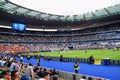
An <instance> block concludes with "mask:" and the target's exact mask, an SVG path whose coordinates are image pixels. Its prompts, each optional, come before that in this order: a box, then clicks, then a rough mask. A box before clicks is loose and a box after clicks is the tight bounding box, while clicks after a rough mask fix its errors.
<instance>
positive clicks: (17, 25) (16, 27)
mask: <svg viewBox="0 0 120 80" xmlns="http://www.w3.org/2000/svg"><path fill="white" fill-rule="evenodd" d="M12 29H13V30H18V31H25V30H26V24H22V23H12Z"/></svg>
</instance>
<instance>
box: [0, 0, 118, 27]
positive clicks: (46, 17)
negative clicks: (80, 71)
mask: <svg viewBox="0 0 120 80" xmlns="http://www.w3.org/2000/svg"><path fill="white" fill-rule="evenodd" d="M11 1H12V0H10V1H9V0H0V10H1V11H3V12H6V14H7V13H8V15H9V17H10V18H7V17H8V16H7V15H6V18H7V19H9V20H10V19H11V21H17V22H24V23H29V24H32V23H34V24H40V25H49V26H67V27H68V26H70V25H75V26H76V25H81V24H85V23H86V21H90V23H91V20H94V21H96V19H103V18H105V17H111V16H115V15H120V0H115V1H117V4H114V5H112V6H109V7H106V8H101V9H97V10H94V11H90V12H86V13H82V14H81V13H80V14H75V15H74V14H73V15H58V14H52V13H49V12H48V13H47V12H42V11H37V10H33V9H30V8H27V7H23V6H22V5H21V6H20V4H17V3H14V2H11ZM14 1H18V0H14ZM22 1H23V0H22ZM74 1H75V0H74ZM112 1H113V0H112ZM50 4H51V3H50ZM12 15H14V16H16V17H13V16H12ZM1 17H4V16H3V15H1ZM26 18H28V19H26ZM51 22H52V23H51ZM92 22H93V21H92ZM95 23H96V22H95Z"/></svg>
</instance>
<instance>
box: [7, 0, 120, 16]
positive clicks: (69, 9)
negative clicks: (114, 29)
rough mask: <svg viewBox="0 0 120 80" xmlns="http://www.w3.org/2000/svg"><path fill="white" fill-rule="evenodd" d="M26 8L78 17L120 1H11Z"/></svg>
mask: <svg viewBox="0 0 120 80" xmlns="http://www.w3.org/2000/svg"><path fill="white" fill-rule="evenodd" d="M9 1H12V2H13V3H16V4H18V5H22V6H24V7H26V8H30V9H33V10H37V11H40V12H45V13H50V14H56V15H78V14H83V13H87V12H90V11H93V12H94V11H95V10H97V9H102V8H105V7H108V6H111V5H115V4H120V0H9Z"/></svg>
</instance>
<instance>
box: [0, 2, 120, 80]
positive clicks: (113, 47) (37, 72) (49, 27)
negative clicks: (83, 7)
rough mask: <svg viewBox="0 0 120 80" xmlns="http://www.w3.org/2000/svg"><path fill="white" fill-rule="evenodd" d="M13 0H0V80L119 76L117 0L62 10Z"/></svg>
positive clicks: (86, 79)
mask: <svg viewBox="0 0 120 80" xmlns="http://www.w3.org/2000/svg"><path fill="white" fill-rule="evenodd" d="M14 1H15V0H0V80H2V79H6V80H14V79H15V80H120V76H119V74H120V54H119V53H120V1H119V0H118V1H116V2H117V3H114V4H111V5H109V6H106V7H102V8H100V9H95V10H92V11H91V10H90V9H89V10H88V11H87V12H83V13H82V11H81V12H77V13H75V12H74V9H75V8H74V9H72V8H71V10H69V11H68V12H66V10H65V11H61V12H65V13H66V14H63V13H59V14H58V13H54V12H49V11H48V12H47V11H44V10H42V8H41V10H40V11H39V10H35V9H32V8H28V7H26V6H23V5H22V4H18V3H20V2H19V1H17V2H18V3H16V2H14ZM45 1H46V0H45ZM108 1H109V0H108ZM34 2H36V1H34ZM23 3H26V2H23ZM66 3H69V2H66ZM66 3H64V4H65V5H66ZM71 3H72V2H71ZM75 3H78V2H75ZM26 4H28V3H26ZM32 4H33V3H32V2H31V6H33V5H32ZM36 4H37V3H36ZM48 4H50V3H48ZM58 4H59V3H58ZM86 4H87V3H86ZM39 5H42V4H39ZM51 6H52V5H51ZM56 6H57V5H56ZM76 6H77V7H78V6H79V3H78V4H77V5H76ZM95 6H96V5H95ZM54 7H55V6H54ZM61 7H62V6H61ZM69 7H70V5H69V6H68V7H67V8H69ZM39 8H40V7H39ZM44 9H45V8H44ZM53 10H54V8H53ZM54 11H59V10H54ZM72 11H73V14H71V12H72ZM75 63H76V64H78V65H79V68H76V67H75V66H74V64H75ZM8 64H10V65H8ZM12 64H13V65H15V66H17V67H15V66H12ZM26 66H27V67H26ZM31 66H32V67H31ZM23 67H24V68H23ZM31 68H32V69H31ZM74 69H77V70H78V72H75V71H74ZM28 70H29V71H28ZM30 70H31V71H30ZM52 70H53V72H51V71H52ZM54 70H56V72H54ZM27 71H28V72H32V73H28V72H27ZM5 72H6V73H5ZM9 72H10V73H11V75H8V73H9ZM16 73H19V76H20V77H18V76H17V77H16V76H14V74H16ZM53 73H54V74H53ZM6 74H7V76H6ZM26 75H27V78H25V76H26ZM43 76H44V77H43ZM48 76H49V78H48ZM10 78H11V79H10ZM23 78H24V79H23ZM43 78H44V79H43Z"/></svg>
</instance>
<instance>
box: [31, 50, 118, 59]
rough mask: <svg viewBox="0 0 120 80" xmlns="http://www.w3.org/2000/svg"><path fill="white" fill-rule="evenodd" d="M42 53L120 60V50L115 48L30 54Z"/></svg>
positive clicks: (54, 55) (55, 55) (44, 54)
mask: <svg viewBox="0 0 120 80" xmlns="http://www.w3.org/2000/svg"><path fill="white" fill-rule="evenodd" d="M34 54H38V55H42V56H53V57H60V55H63V57H69V58H76V57H77V58H89V56H91V55H93V56H94V58H95V59H102V58H110V59H111V60H120V50H114V51H113V49H105V50H100V49H95V50H86V51H85V50H72V51H55V52H39V53H29V55H34Z"/></svg>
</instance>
